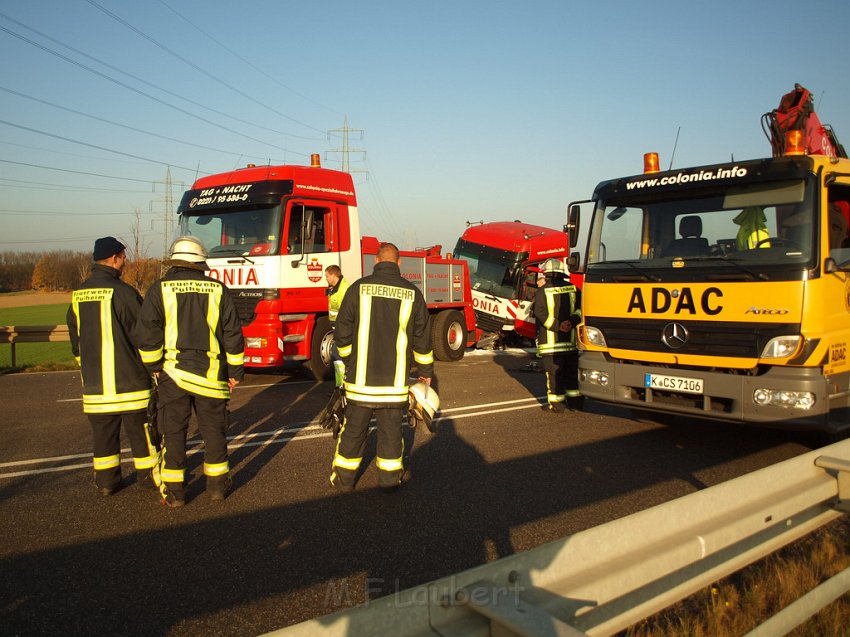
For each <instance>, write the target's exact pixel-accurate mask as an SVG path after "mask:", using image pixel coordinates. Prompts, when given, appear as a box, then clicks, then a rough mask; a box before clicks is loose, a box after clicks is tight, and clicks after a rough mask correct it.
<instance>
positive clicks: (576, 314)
mask: <svg viewBox="0 0 850 637" xmlns="http://www.w3.org/2000/svg"><path fill="white" fill-rule="evenodd" d="M541 269H542V271H543V276H544V277H545V278H546V282H545V283H544V284H543V287H540V288H538V289H537V292H536V294H535V296H534V308H533V313H534V318H535V319H536V322H537V352H538V354H539V355H540V357H541V358H542V359H543V368H544V369H545V370H546V402H547V405H546V407H545V409H546V410H547V411H549V412H552V413H563V412H564V411H566V409H567V408H569V409H570V410H576V409H581V407H582V402H583V401H582V396H581V393H580V392H579V389H578V347H577V344H576V327H577V326H578V324H579V323H580V322H581V291H580V290H578V289H577V288H576V286H575V285H573V284H572V283H570V281H569V279H568V278H567V269H566V267H565V266H564V262H563V261H561V260H560V259H547V260H546V261H545V262H544V263H543V266H542V268H541Z"/></svg>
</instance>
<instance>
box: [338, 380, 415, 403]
mask: <svg viewBox="0 0 850 637" xmlns="http://www.w3.org/2000/svg"><path fill="white" fill-rule="evenodd" d="M343 386H344V387H345V396H346V398H348V399H350V400H355V401H357V400H359V401H360V402H367V403H398V402H406V401H407V400H408V397H407V393H408V391H409V389H408V386H407V384H406V383H405V384H403V385H395V386H393V387H375V386H370V385H358V384H357V383H349V382H344V383H343Z"/></svg>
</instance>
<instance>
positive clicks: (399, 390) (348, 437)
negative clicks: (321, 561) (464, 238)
mask: <svg viewBox="0 0 850 637" xmlns="http://www.w3.org/2000/svg"><path fill="white" fill-rule="evenodd" d="M400 262H401V261H400V257H399V252H398V248H397V247H396V246H395V245H393V244H392V243H382V244H381V245H380V247H379V248H378V253H377V255H376V256H375V267H374V270H373V272H372V274H370V275H368V276H365V277H363V278H362V279H359V280H357V281H355V282H354V283H352V284H351V287H350V288H349V289H348V292H347V293H346V294H345V298H343V300H342V306H341V307H340V310H339V315H338V316H337V319H336V327H335V328H334V340H335V341H336V343H337V346H338V347H339V353H340V355H341V356H342V359H343V361H344V362H345V381H344V383H343V386H344V388H345V396H346V406H345V418H344V420H343V424H342V429H341V430H340V434H339V439H338V440H337V445H336V452H335V454H334V459H333V469H332V473H331V476H330V481H331V484H332V485H333V486H335V487H339V488H341V489H344V490H351V489H353V488H354V483H355V480H356V478H357V472H358V470H359V469H360V464H361V462H362V460H363V451H364V449H365V446H366V437H367V434H368V433H369V422H370V420H371V419H372V416H373V415H374V416H375V420H376V422H377V437H378V441H377V442H378V446H377V458H376V464H377V467H378V483H379V485H380V487H381V488H382V489H383V490H384V491H385V492H392V491H395V490H397V489H398V487H399V486H400V485H401V481H402V477H403V475H404V465H403V455H404V443H403V440H402V435H401V426H402V420H403V418H404V414H405V412H406V411H407V409H408V406H409V395H408V392H409V386H410V379H409V376H410V367H409V360H410V359H409V356H410V355H411V353H412V355H413V361H414V362H415V364H416V366H417V368H418V376H419V379H420V380H421V381H423V382H425V383H426V384H428V385H430V383H431V378H432V376H433V369H434V355H433V352H432V351H431V332H430V329H429V323H428V308H427V307H426V305H425V298H424V297H423V296H422V292H421V291H420V290H419V288H417V287H416V286H415V285H413V284H412V283H410V282H409V281H407V280H406V279H404V278H403V277H402V276H401V271H400V269H399V264H400Z"/></svg>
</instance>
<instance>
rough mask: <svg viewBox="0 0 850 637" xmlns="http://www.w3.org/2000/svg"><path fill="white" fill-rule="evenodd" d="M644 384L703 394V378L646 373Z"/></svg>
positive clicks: (650, 386)
mask: <svg viewBox="0 0 850 637" xmlns="http://www.w3.org/2000/svg"><path fill="white" fill-rule="evenodd" d="M643 384H644V386H645V387H649V388H650V389H660V390H663V391H675V392H680V393H682V394H702V378H685V377H683V376H663V375H662V374H646V375H645V376H644V380H643Z"/></svg>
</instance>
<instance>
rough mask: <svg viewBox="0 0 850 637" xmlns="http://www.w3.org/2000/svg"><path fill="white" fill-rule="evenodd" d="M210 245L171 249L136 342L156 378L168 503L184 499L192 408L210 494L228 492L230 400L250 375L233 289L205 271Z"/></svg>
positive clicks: (190, 243) (185, 242) (181, 243)
mask: <svg viewBox="0 0 850 637" xmlns="http://www.w3.org/2000/svg"><path fill="white" fill-rule="evenodd" d="M206 258H207V251H206V248H204V246H203V244H202V243H201V242H200V241H199V240H198V239H197V238H195V237H180V238H179V239H177V240H175V242H174V243H173V244H172V247H171V258H170V260H169V261H166V264H167V265H169V266H171V267H170V269H169V270H168V272H167V273H166V274H165V276H164V277H163V278H161V279H160V280H159V281H157V282H156V283H154V284H153V285H152V286H151V288H150V289H149V290H148V292H147V294H146V295H145V301H144V304H143V305H142V311H141V314H140V316H139V322H138V323H137V326H136V341H137V342H138V345H139V351H140V353H141V355H142V360H143V361H144V363H145V365H147V367H148V369H149V370H150V371H151V372H152V373H154V375H155V378H156V379H157V410H158V422H159V428H160V431H161V433H162V435H163V443H164V444H163V465H162V472H161V475H162V487H161V493H162V496H163V503H164V504H166V505H168V506H170V507H179V506H183V505H184V504H185V502H186V486H185V484H186V479H185V473H186V433H187V431H188V428H189V418H190V417H191V414H192V409H193V408H194V411H195V414H196V416H197V418H198V428H199V430H200V433H201V437H202V438H203V440H204V475H206V478H207V492H208V493H209V495H210V499H212V500H214V501H221V500H224V499H225V497H227V494H228V492H229V491H230V486H231V480H230V465H229V463H228V454H227V437H226V435H225V432H226V430H227V424H228V412H227V403H228V400H229V399H230V391H231V390H232V389H233V388H234V387H235V386H236V384H237V383H238V382H239V381H240V380H242V378H243V377H244V367H243V363H244V355H245V352H244V350H245V345H244V340H243V338H242V327H241V323H240V321H239V315H238V314H237V312H236V306H235V305H234V303H233V299H232V297H231V295H230V292H229V290H228V289H227V288H226V287H225V286H224V285H222V284H221V283H220V282H219V281H216V280H215V279H213V278H211V277H208V276H207V275H206V274H204V272H205V270H206V269H207V268H206Z"/></svg>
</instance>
